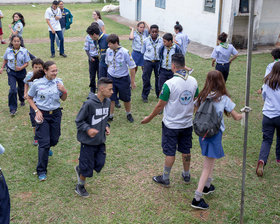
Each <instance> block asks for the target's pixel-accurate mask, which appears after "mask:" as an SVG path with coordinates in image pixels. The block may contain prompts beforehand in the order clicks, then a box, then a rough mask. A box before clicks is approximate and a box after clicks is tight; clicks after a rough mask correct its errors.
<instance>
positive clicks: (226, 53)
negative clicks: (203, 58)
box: [211, 44, 238, 64]
mask: <svg viewBox="0 0 280 224" xmlns="http://www.w3.org/2000/svg"><path fill="white" fill-rule="evenodd" d="M232 54H233V55H236V54H238V51H237V50H236V49H235V48H234V46H232V44H229V45H228V47H227V48H224V47H222V46H221V45H218V46H216V47H215V48H214V50H213V52H212V55H211V58H214V59H216V62H217V63H219V64H223V63H229V59H230V56H231V55H232Z"/></svg>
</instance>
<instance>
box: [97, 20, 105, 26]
mask: <svg viewBox="0 0 280 224" xmlns="http://www.w3.org/2000/svg"><path fill="white" fill-rule="evenodd" d="M98 21H99V23H98V25H99V26H100V28H101V27H103V26H104V22H103V21H102V20H98Z"/></svg>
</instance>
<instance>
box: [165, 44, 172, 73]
mask: <svg viewBox="0 0 280 224" xmlns="http://www.w3.org/2000/svg"><path fill="white" fill-rule="evenodd" d="M173 46H174V44H172V46H171V47H169V48H168V49H167V53H166V61H165V66H166V68H168V61H169V53H170V50H171V49H172V47H173Z"/></svg>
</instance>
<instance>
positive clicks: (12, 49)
mask: <svg viewBox="0 0 280 224" xmlns="http://www.w3.org/2000/svg"><path fill="white" fill-rule="evenodd" d="M22 50H23V48H22V47H21V46H20V47H19V49H18V50H16V51H17V52H20V51H22ZM10 51H12V52H14V48H13V47H10Z"/></svg>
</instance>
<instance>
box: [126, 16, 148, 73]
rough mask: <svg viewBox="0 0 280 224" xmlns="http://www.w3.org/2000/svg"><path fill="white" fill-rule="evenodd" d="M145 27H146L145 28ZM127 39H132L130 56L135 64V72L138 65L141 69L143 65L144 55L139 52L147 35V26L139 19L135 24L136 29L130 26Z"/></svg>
mask: <svg viewBox="0 0 280 224" xmlns="http://www.w3.org/2000/svg"><path fill="white" fill-rule="evenodd" d="M146 27H147V28H146ZM130 30H131V32H130V35H129V40H132V53H131V56H132V58H133V60H134V62H135V64H136V68H135V73H136V72H137V69H138V66H141V68H142V71H143V66H144V55H143V54H142V53H141V49H142V46H143V43H144V39H146V38H147V37H148V36H149V26H148V25H147V24H146V23H145V22H143V21H141V22H139V23H138V24H137V28H136V30H134V28H133V27H130Z"/></svg>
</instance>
